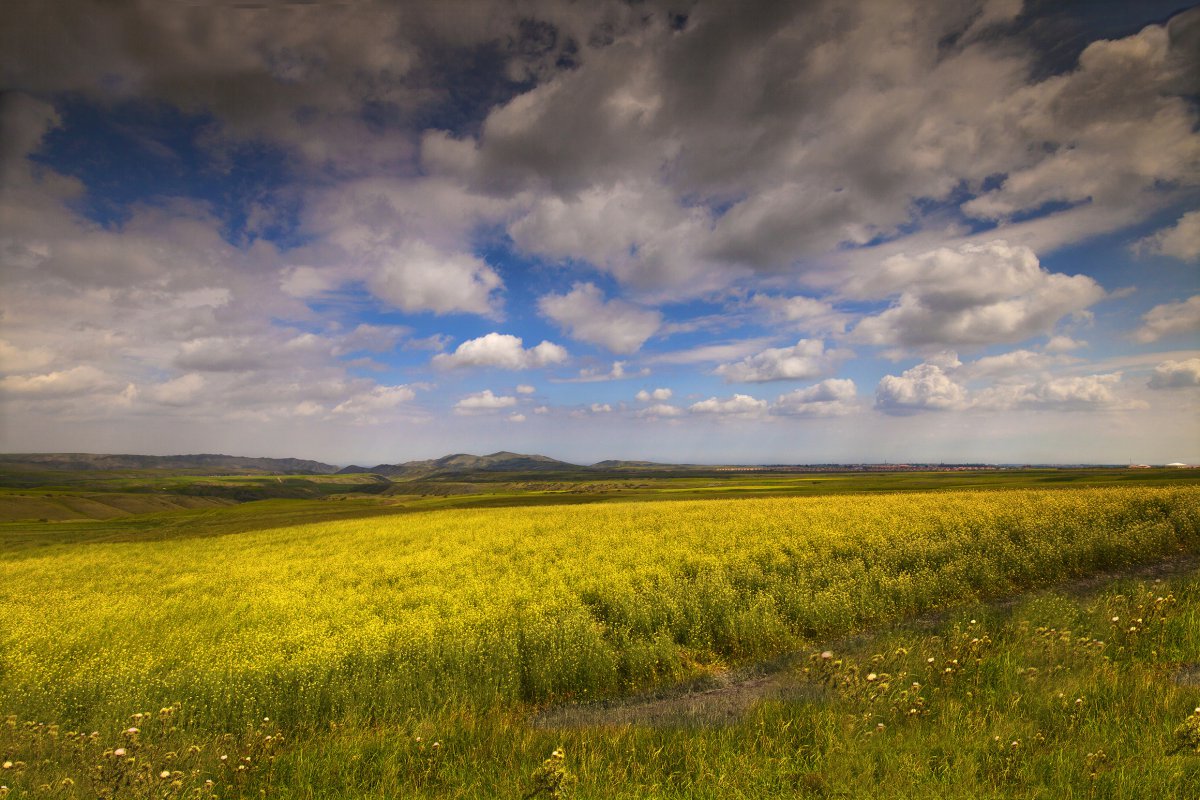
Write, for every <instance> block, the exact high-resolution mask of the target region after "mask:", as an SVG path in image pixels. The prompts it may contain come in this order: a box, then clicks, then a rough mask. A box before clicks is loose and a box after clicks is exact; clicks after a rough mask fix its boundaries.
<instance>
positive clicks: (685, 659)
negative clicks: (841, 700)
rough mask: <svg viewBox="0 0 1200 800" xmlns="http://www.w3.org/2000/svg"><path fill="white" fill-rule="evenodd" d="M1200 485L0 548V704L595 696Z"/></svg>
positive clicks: (1042, 559)
mask: <svg viewBox="0 0 1200 800" xmlns="http://www.w3.org/2000/svg"><path fill="white" fill-rule="evenodd" d="M1197 500H1200V490H1197V489H1194V488H1184V489H1136V490H1129V489H1095V490H1074V491H1066V492H1064V491H1054V492H1039V491H1020V492H957V493H955V492H949V493H938V494H925V495H890V496H875V497H871V498H869V499H867V498H862V497H853V496H849V497H835V498H816V499H771V500H735V501H697V502H678V503H676V502H662V503H654V504H614V505H605V506H593V507H586V508H584V507H555V508H528V509H498V510H487V511H448V512H439V513H430V514H426V515H409V516H403V517H395V518H388V519H371V520H358V521H350V522H337V523H325V524H317V525H308V526H302V527H295V528H285V529H278V530H271V531H261V532H255V533H248V534H242V535H239V536H236V537H226V538H220V539H194V540H178V541H163V542H154V543H144V544H136V543H123V544H94V545H75V546H71V547H63V548H51V549H49V550H48V551H46V552H44V553H39V554H38V555H36V556H25V557H22V558H12V559H8V560H4V561H0V608H2V609H3V613H2V614H0V708H2V709H5V710H7V711H10V712H13V713H17V714H19V715H21V716H22V717H36V718H48V719H55V720H58V721H60V722H63V723H66V724H72V725H83V726H89V727H99V726H102V725H105V724H111V723H114V722H115V721H117V720H119V719H123V718H124V716H125V715H126V714H127V713H128V709H130V708H134V707H145V708H155V709H157V708H159V707H162V706H169V705H171V704H173V703H180V704H182V706H183V708H184V709H185V710H186V718H187V719H188V720H189V724H191V725H194V726H197V727H198V728H202V729H209V728H212V729H232V728H236V727H239V726H241V725H242V724H244V721H245V720H247V719H258V718H260V717H262V716H270V717H272V718H273V719H275V720H277V721H278V722H279V723H280V724H282V725H283V726H285V727H286V728H288V729H290V730H314V729H317V728H320V727H322V726H326V725H328V723H329V721H330V720H336V721H341V722H351V723H354V722H362V723H376V722H382V721H388V720H395V719H400V718H406V717H407V716H409V715H411V714H412V713H414V710H415V711H416V712H420V713H425V712H429V711H432V710H435V709H441V708H447V707H453V708H471V709H478V710H485V709H496V708H503V707H508V706H513V705H515V704H520V703H543V702H550V701H560V700H567V699H573V700H580V699H588V698H595V697H602V696H609V695H613V694H617V693H621V692H625V691H628V690H631V689H636V688H641V687H646V686H649V685H652V684H655V683H660V682H664V681H671V680H675V679H679V678H682V677H687V676H692V675H696V674H698V673H702V672H705V671H707V670H713V669H717V668H720V667H721V666H722V665H724V664H727V663H731V662H740V661H746V660H751V659H757V658H762V657H765V656H769V655H771V654H774V653H778V652H781V651H784V650H787V649H790V648H794V647H797V646H800V645H801V644H802V643H803V642H805V641H809V640H820V639H824V638H828V637H833V636H839V635H842V634H846V633H849V632H853V631H856V630H860V629H863V628H865V627H871V626H877V625H880V624H883V623H886V622H888V621H891V620H897V619H901V618H904V617H906V616H909V615H912V614H914V613H919V612H922V611H925V610H928V609H932V608H937V607H941V606H947V605H952V604H956V603H962V602H964V601H969V600H972V599H977V598H983V597H991V596H997V595H1004V594H1008V593H1012V592H1015V591H1018V590H1021V589H1023V588H1027V587H1031V586H1038V585H1044V584H1048V583H1050V582H1053V581H1056V580H1060V579H1063V578H1068V577H1071V576H1076V575H1082V574H1085V573H1089V572H1093V571H1096V570H1102V569H1107V568H1114V567H1120V566H1124V565H1128V564H1133V563H1137V562H1141V561H1146V560H1149V559H1153V558H1156V557H1159V556H1162V555H1163V554H1167V553H1172V552H1179V551H1183V550H1188V551H1194V550H1196V549H1197V546H1198V545H1200V525H1198V522H1200V503H1198V502H1197Z"/></svg>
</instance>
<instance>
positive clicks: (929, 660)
mask: <svg viewBox="0 0 1200 800" xmlns="http://www.w3.org/2000/svg"><path fill="white" fill-rule="evenodd" d="M925 663H926V664H932V663H933V658H932V657H930V658H927V659H925Z"/></svg>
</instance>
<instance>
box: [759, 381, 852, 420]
mask: <svg viewBox="0 0 1200 800" xmlns="http://www.w3.org/2000/svg"><path fill="white" fill-rule="evenodd" d="M856 396H857V389H856V387H855V385H854V381H852V380H850V379H848V378H830V379H829V380H824V381H821V382H820V383H817V384H814V385H812V386H808V387H805V388H803V389H797V390H795V391H794V392H788V393H787V394H781V395H780V396H779V399H778V400H776V401H775V404H774V405H772V406H771V413H772V414H781V415H784V416H799V417H835V416H841V415H843V414H849V413H850V412H852V411H854V409H855V402H854V401H855V398H856Z"/></svg>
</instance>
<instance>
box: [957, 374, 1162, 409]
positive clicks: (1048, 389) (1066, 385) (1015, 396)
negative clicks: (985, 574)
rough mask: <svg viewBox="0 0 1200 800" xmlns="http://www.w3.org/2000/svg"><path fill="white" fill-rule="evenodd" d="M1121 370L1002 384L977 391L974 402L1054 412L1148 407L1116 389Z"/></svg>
mask: <svg viewBox="0 0 1200 800" xmlns="http://www.w3.org/2000/svg"><path fill="white" fill-rule="evenodd" d="M1120 383H1121V373H1119V372H1113V373H1109V374H1106V375H1072V376H1066V377H1059V378H1048V379H1044V380H1040V381H1037V382H1034V383H1013V384H1003V385H999V386H995V387H992V388H990V389H985V390H984V391H981V392H979V393H978V395H977V396H976V397H975V399H974V401H973V405H974V406H975V407H978V408H984V409H991V410H1008V409H1013V408H1029V409H1043V410H1054V411H1100V410H1115V409H1134V408H1145V407H1146V404H1145V403H1143V402H1140V401H1127V400H1124V399H1123V398H1121V397H1120V396H1119V395H1118V394H1117V393H1116V392H1115V391H1114V390H1115V389H1116V387H1117V386H1119V385H1120Z"/></svg>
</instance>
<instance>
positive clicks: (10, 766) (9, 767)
mask: <svg viewBox="0 0 1200 800" xmlns="http://www.w3.org/2000/svg"><path fill="white" fill-rule="evenodd" d="M4 768H5V769H12V762H11V761H5V762H4Z"/></svg>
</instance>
